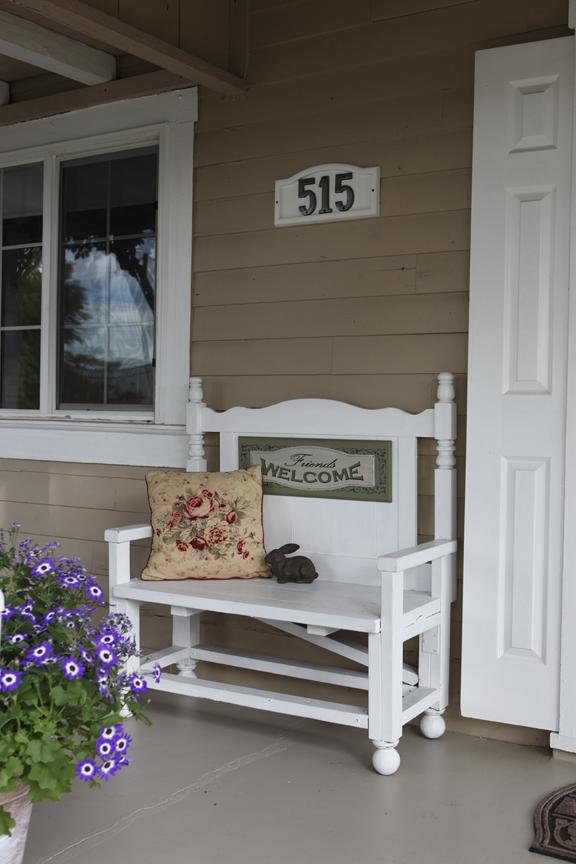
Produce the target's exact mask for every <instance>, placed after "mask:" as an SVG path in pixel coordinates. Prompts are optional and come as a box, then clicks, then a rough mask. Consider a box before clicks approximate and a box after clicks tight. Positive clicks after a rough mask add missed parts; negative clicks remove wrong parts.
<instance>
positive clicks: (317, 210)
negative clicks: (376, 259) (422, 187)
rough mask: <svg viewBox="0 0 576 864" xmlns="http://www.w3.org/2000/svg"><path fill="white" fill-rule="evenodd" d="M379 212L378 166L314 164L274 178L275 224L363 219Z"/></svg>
mask: <svg viewBox="0 0 576 864" xmlns="http://www.w3.org/2000/svg"><path fill="white" fill-rule="evenodd" d="M379 212H380V169H379V168H378V167H376V168H359V167H358V166H357V165H338V164H330V165H315V166H314V167H313V168H306V169H305V170H304V171H300V172H299V173H298V174H294V175H293V176H292V177H287V178H286V179H285V180H277V181H276V194H275V201H274V224H275V225H277V226H281V225H302V224H304V223H306V222H336V221H340V220H341V219H365V218H367V217H368V216H378V215H379Z"/></svg>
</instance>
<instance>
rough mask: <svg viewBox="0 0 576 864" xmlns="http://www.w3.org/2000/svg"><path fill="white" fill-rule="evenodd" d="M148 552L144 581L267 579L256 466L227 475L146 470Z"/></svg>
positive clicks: (259, 482)
mask: <svg viewBox="0 0 576 864" xmlns="http://www.w3.org/2000/svg"><path fill="white" fill-rule="evenodd" d="M146 481H147V484H148V498H149V501H150V509H151V511H152V528H153V535H152V551H151V553H150V558H149V559H148V563H147V565H146V567H145V568H144V571H143V573H142V578H143V579H233V578H240V579H253V578H257V577H269V576H270V570H269V568H268V566H267V564H266V561H265V555H266V552H265V549H264V534H263V527H262V470H261V468H260V466H253V467H251V468H247V469H241V470H238V471H228V472H221V473H218V472H215V473H208V472H205V473H204V472H196V471H195V472H190V473H186V472H178V471H150V472H148V474H147V475H146Z"/></svg>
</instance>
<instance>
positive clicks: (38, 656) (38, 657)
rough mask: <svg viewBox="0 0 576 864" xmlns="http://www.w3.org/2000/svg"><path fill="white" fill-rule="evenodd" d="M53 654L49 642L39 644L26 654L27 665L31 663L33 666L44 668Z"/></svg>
mask: <svg viewBox="0 0 576 864" xmlns="http://www.w3.org/2000/svg"><path fill="white" fill-rule="evenodd" d="M53 653H54V649H53V648H52V645H51V643H50V642H41V643H40V645H35V646H34V648H31V649H30V650H29V651H28V653H27V654H26V660H27V662H28V663H33V664H34V666H44V664H45V663H46V661H47V660H49V659H50V658H51V657H52V655H53Z"/></svg>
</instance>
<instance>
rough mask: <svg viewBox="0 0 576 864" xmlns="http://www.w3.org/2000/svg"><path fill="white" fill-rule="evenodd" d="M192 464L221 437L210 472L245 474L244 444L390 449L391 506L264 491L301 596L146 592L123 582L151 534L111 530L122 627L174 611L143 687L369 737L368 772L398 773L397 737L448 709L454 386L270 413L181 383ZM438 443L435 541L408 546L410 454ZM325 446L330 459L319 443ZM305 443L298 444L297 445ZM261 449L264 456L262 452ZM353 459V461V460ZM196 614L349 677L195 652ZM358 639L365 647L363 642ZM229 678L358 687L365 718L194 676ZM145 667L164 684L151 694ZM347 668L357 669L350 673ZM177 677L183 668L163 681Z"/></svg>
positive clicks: (113, 596)
mask: <svg viewBox="0 0 576 864" xmlns="http://www.w3.org/2000/svg"><path fill="white" fill-rule="evenodd" d="M187 430H188V434H189V441H190V444H189V452H190V456H189V459H188V462H187V466H186V470H188V471H191V472H193V471H204V470H206V459H205V455H204V437H203V436H204V433H205V432H217V433H218V434H219V444H220V470H222V471H230V470H234V469H236V468H238V467H239V459H240V456H239V453H240V445H241V441H240V439H241V438H242V437H244V438H245V437H249V438H250V439H251V440H252V439H253V438H262V440H263V441H264V440H269V439H270V438H271V437H272V438H274V437H277V438H290V439H299V438H301V439H303V441H302V445H303V446H304V445H305V444H306V439H310V438H315V439H316V438H319V437H320V436H322V438H323V439H332V441H330V442H328V445H329V447H330V448H334V449H337V448H338V442H339V441H340V442H344V441H348V442H350V440H351V439H352V440H353V441H356V442H357V441H358V440H361V439H365V440H366V441H367V442H370V443H372V442H382V441H386V442H389V446H390V450H389V452H390V453H391V460H392V470H391V473H390V482H391V489H392V493H391V495H390V496H388V497H387V498H378V499H377V500H372V501H367V500H335V499H330V498H326V497H323V498H320V497H312V498H302V497H297V496H296V495H295V494H293V493H288V494H287V495H282V496H278V495H272V494H265V496H264V535H265V542H266V546H267V548H268V549H271V548H275V547H276V546H280V545H282V544H284V543H286V542H297V543H299V544H300V545H301V551H302V553H303V554H305V555H307V556H309V557H311V558H312V559H313V561H314V563H315V566H316V569H317V570H318V573H319V574H320V576H319V578H318V580H317V581H315V582H313V583H312V584H311V585H303V584H294V583H288V584H283V585H281V584H278V583H277V582H276V581H275V580H273V579H254V580H241V579H232V580H222V581H219V580H206V581H204V580H188V581H160V582H151V581H143V580H142V579H140V578H131V576H130V544H131V543H132V542H134V541H137V540H142V539H146V538H149V537H151V533H152V532H151V527H150V526H149V525H133V526H126V527H121V528H111V529H109V530H108V531H106V535H105V537H106V540H107V541H108V543H109V559H110V602H111V605H112V606H116V608H117V609H118V611H121V612H124V613H125V614H127V615H128V616H129V617H130V619H131V620H132V623H133V625H134V628H135V631H136V634H137V638H139V637H138V633H139V620H140V608H141V606H142V605H145V604H147V603H153V604H160V605H164V606H167V607H169V608H170V613H171V616H172V622H173V623H172V644H171V645H169V646H167V647H166V648H164V649H162V650H160V651H156V652H154V653H152V654H149V655H147V656H144V657H143V658H142V659H140V660H136V661H132V664H131V669H134V670H135V669H138V670H139V672H140V674H142V675H145V676H147V677H148V681H149V686H150V687H151V688H153V689H158V690H163V691H167V692H171V693H179V694H183V695H188V696H192V697H195V698H202V699H208V700H213V701H225V702H230V703H232V704H235V705H243V706H247V707H252V708H258V709H261V710H265V711H276V712H279V713H285V714H290V715H293V716H298V717H311V718H315V719H319V720H323V721H325V722H330V723H339V724H342V725H348V726H357V727H359V728H365V729H367V730H368V734H369V737H370V739H371V741H372V743H373V745H374V747H375V753H374V755H373V760H372V762H373V766H374V768H375V769H376V771H378V772H379V773H380V774H392V773H394V772H395V771H396V770H397V769H398V767H399V764H400V757H399V755H398V752H397V750H396V746H397V744H398V740H399V738H400V736H401V734H402V727H403V725H404V724H405V723H408V722H410V721H411V720H413V719H414V718H415V717H418V716H420V715H422V716H421V721H420V728H421V730H422V732H423V734H424V735H425V736H426V737H429V738H435V737H439V736H440V735H442V734H443V732H444V729H445V723H444V720H443V717H442V713H443V712H444V710H445V708H446V706H447V704H448V674H449V644H450V604H451V602H452V601H453V600H454V598H455V553H456V540H455V539H454V538H455V532H456V524H455V517H456V477H455V469H454V465H455V458H454V451H455V430H456V411H455V404H454V388H453V376H452V375H451V374H450V373H441V374H440V376H439V381H438V396H437V402H436V404H435V405H434V407H433V408H431V409H428V410H426V411H423V412H421V413H420V414H417V415H412V414H408V413H406V412H403V411H398V410H396V409H390V408H385V409H378V410H366V409H362V408H356V407H354V406H352V405H345V404H342V403H338V402H333V401H330V400H312V399H305V400H294V401H292V402H283V403H279V404H277V405H273V406H271V407H270V408H261V409H249V408H232V409H230V410H229V411H224V412H216V411H212V410H211V409H210V408H208V407H207V406H206V405H205V404H204V402H203V399H202V385H201V381H200V379H198V378H193V379H191V386H190V398H189V403H188V409H187ZM419 438H435V439H436V446H437V461H436V469H435V472H434V489H435V503H434V540H432V541H430V542H427V543H420V544H418V543H417V537H418V524H417V492H418V489H417V443H418V439H419ZM328 445H326V446H328ZM298 446H300V445H298ZM258 447H260V443H259V442H258ZM356 452H357V451H356ZM204 612H213V613H219V614H221V615H230V614H231V615H240V616H247V617H249V618H253V619H255V620H258V621H262V622H264V623H266V624H268V625H269V626H271V627H273V628H276V629H277V630H280V631H281V632H283V633H285V634H288V635H289V636H290V637H293V638H295V639H299V640H301V641H304V642H307V643H310V644H312V645H314V646H316V647H320V648H323V649H325V650H326V651H329V652H331V653H333V654H336V655H339V656H340V657H342V658H344V659H345V661H347V664H348V665H346V666H344V667H340V666H334V665H330V666H328V665H321V664H319V663H312V662H309V661H298V662H296V661H292V660H290V659H280V658H275V657H271V656H267V655H259V654H252V653H249V652H239V651H233V650H230V649H226V650H225V649H222V648H218V647H213V646H210V645H205V644H203V643H202V640H201V631H200V621H201V617H202V614H203V613H204ZM358 634H360V635H358ZM414 636H417V637H418V638H419V651H418V665H417V668H416V669H414V668H411V667H409V666H407V664H405V663H404V658H403V646H404V643H405V642H406V641H407V640H409V639H411V638H412V637H414ZM199 662H201V663H203V664H204V669H208V670H209V669H210V666H211V665H212V664H219V665H225V666H226V665H228V666H231V667H235V668H241V669H246V670H250V671H255V672H266V673H269V674H270V673H272V674H276V675H282V676H284V677H288V678H300V679H303V680H309V681H316V682H319V683H324V684H332V685H336V686H340V687H343V688H351V689H356V690H366V691H367V694H368V706H367V708H362V707H358V706H357V705H348V704H346V703H340V702H338V703H336V702H332V701H329V700H326V699H311V698H302V697H298V696H295V695H292V694H289V693H285V694H284V693H278V692H276V691H267V690H261V689H255V688H252V687H243V686H240V685H237V684H234V685H232V684H226V683H222V682H220V681H211V680H209V679H207V678H206V677H205V675H204V671H203V674H202V678H198V677H197V676H196V671H195V669H196V666H197V664H198V663H199ZM155 664H160V666H161V667H162V668H163V670H165V671H164V673H163V675H162V678H161V680H160V681H158V682H156V681H155V680H154V678H153V675H152V670H153V667H154V665H155ZM350 664H352V665H350ZM173 669H177V670H178V671H177V672H175V671H172V670H173Z"/></svg>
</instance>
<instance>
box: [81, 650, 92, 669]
mask: <svg viewBox="0 0 576 864" xmlns="http://www.w3.org/2000/svg"><path fill="white" fill-rule="evenodd" d="M80 654H81V656H82V660H84V662H85V663H87V664H88V665H89V666H91V665H92V664H93V663H94V657H93V655H92V654H90V652H89V651H86V649H85V648H82V650H81V651H80Z"/></svg>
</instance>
